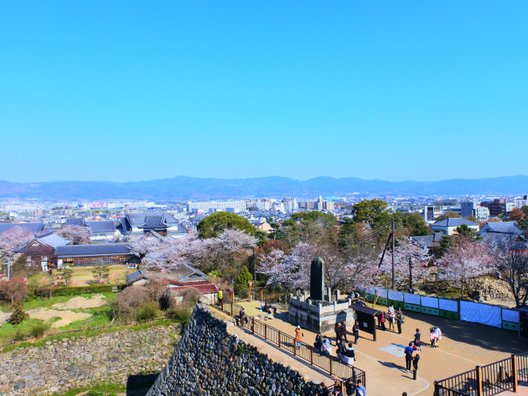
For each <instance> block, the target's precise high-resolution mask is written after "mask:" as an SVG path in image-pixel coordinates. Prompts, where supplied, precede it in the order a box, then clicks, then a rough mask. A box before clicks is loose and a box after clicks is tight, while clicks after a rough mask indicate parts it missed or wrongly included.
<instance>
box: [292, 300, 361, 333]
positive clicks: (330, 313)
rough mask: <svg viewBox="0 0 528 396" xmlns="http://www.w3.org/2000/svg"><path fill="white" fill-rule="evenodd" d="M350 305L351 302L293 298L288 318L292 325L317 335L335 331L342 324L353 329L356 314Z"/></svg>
mask: <svg viewBox="0 0 528 396" xmlns="http://www.w3.org/2000/svg"><path fill="white" fill-rule="evenodd" d="M350 303H351V301H350V300H347V301H345V302H337V301H334V302H328V301H312V300H310V299H307V300H303V299H301V297H291V298H290V302H289V305H288V318H289V320H290V323H293V324H294V325H299V326H301V327H303V328H305V329H308V330H311V331H314V332H317V333H326V332H329V331H334V326H335V324H336V323H341V322H345V323H346V325H347V328H348V329H352V326H353V325H354V321H355V314H354V310H353V309H350Z"/></svg>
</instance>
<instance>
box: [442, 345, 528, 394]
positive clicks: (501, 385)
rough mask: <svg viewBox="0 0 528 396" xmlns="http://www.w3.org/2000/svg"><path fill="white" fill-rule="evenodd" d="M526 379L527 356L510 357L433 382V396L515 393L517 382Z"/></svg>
mask: <svg viewBox="0 0 528 396" xmlns="http://www.w3.org/2000/svg"><path fill="white" fill-rule="evenodd" d="M527 379H528V354H523V355H517V356H516V355H511V357H509V358H506V359H503V360H499V361H498V362H493V363H490V364H487V365H485V366H477V367H476V368H474V369H473V370H469V371H466V372H464V373H461V374H457V375H454V376H452V377H449V378H446V379H443V380H441V381H435V393H434V394H435V396H452V395H453V396H493V395H498V394H499V393H502V392H505V391H512V392H517V384H518V382H519V380H522V381H526V380H527Z"/></svg>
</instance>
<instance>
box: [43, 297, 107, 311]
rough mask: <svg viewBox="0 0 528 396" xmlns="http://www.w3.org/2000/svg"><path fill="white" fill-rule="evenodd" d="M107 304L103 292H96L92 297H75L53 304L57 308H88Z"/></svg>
mask: <svg viewBox="0 0 528 396" xmlns="http://www.w3.org/2000/svg"><path fill="white" fill-rule="evenodd" d="M105 304H106V299H105V297H104V296H103V295H102V294H96V295H95V296H92V297H91V298H86V297H73V298H71V299H69V300H68V301H66V302H63V303H58V304H53V308H55V309H86V308H97V307H101V306H103V305H105Z"/></svg>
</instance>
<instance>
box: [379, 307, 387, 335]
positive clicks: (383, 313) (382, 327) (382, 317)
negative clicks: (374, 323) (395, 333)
mask: <svg viewBox="0 0 528 396" xmlns="http://www.w3.org/2000/svg"><path fill="white" fill-rule="evenodd" d="M380 325H381V330H383V331H385V330H387V327H385V312H383V311H381V313H380Z"/></svg>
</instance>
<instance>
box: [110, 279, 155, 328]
mask: <svg viewBox="0 0 528 396" xmlns="http://www.w3.org/2000/svg"><path fill="white" fill-rule="evenodd" d="M151 301H152V300H151V294H150V292H149V290H148V289H147V288H146V287H144V286H130V287H127V288H126V289H125V290H123V291H122V292H121V293H119V295H118V296H117V306H116V312H115V313H116V316H117V317H118V318H121V319H125V320H132V319H135V318H136V317H137V310H138V309H139V307H140V306H142V305H144V304H146V303H148V302H151Z"/></svg>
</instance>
